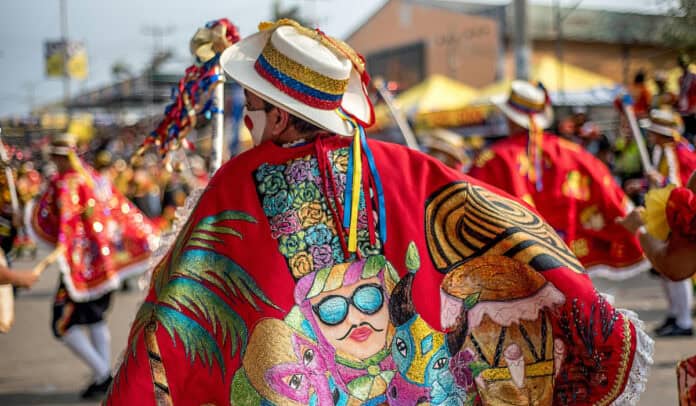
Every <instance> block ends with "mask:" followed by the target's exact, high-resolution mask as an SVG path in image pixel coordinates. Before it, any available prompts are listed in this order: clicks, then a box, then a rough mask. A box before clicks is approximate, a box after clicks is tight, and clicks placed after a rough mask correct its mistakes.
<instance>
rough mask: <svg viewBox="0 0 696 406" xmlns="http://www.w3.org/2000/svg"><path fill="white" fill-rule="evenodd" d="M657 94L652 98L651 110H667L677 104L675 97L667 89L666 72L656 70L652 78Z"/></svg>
mask: <svg viewBox="0 0 696 406" xmlns="http://www.w3.org/2000/svg"><path fill="white" fill-rule="evenodd" d="M653 80H654V81H655V86H657V93H655V95H654V96H653V98H652V103H651V107H652V108H653V109H660V108H663V107H665V108H669V109H672V108H674V106H675V105H676V104H677V95H676V94H674V93H672V92H670V91H669V90H668V89H667V72H665V71H663V70H658V71H656V72H655V75H654V76H653Z"/></svg>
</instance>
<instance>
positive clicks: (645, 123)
mask: <svg viewBox="0 0 696 406" xmlns="http://www.w3.org/2000/svg"><path fill="white" fill-rule="evenodd" d="M639 124H640V127H641V128H643V129H644V130H646V131H649V132H651V133H655V134H659V135H663V136H665V137H669V138H674V136H675V133H677V132H678V130H676V129H673V128H669V127H666V126H663V125H658V124H655V123H653V122H652V121H650V120H649V119H646V120H641V121H640V123H639Z"/></svg>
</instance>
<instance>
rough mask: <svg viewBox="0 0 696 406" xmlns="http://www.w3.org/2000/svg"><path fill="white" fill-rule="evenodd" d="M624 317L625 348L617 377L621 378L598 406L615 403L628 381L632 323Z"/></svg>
mask: <svg viewBox="0 0 696 406" xmlns="http://www.w3.org/2000/svg"><path fill="white" fill-rule="evenodd" d="M622 317H623V321H624V326H623V327H624V340H623V348H622V349H621V350H622V351H621V362H620V363H619V369H618V371H617V372H616V376H617V377H619V379H617V380H616V381H615V382H614V386H612V388H611V391H610V392H609V393H607V395H606V396H605V397H603V398H602V400H600V401H599V402H598V403H597V405H598V406H604V405H608V404H610V403H611V402H613V401H614V400H615V399H616V397H617V396H619V391H620V390H621V387H622V386H623V383H624V382H625V381H626V380H627V379H628V375H627V374H626V370H627V369H628V358H629V357H630V355H631V323H630V322H629V321H628V318H627V317H626V316H622Z"/></svg>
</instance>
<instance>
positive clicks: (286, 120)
mask: <svg viewBox="0 0 696 406" xmlns="http://www.w3.org/2000/svg"><path fill="white" fill-rule="evenodd" d="M268 118H269V122H268V127H269V130H270V132H271V135H273V136H278V135H280V134H282V133H283V132H285V130H286V129H287V128H288V125H290V113H288V112H287V111H285V110H282V109H278V108H276V109H273V111H271V113H270V114H269V115H268Z"/></svg>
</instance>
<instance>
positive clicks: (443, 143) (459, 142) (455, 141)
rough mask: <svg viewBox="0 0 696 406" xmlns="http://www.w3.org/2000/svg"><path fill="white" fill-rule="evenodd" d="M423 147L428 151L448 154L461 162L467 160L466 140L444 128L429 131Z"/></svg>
mask: <svg viewBox="0 0 696 406" xmlns="http://www.w3.org/2000/svg"><path fill="white" fill-rule="evenodd" d="M423 147H425V148H426V149H427V150H428V151H439V152H442V153H444V154H447V155H449V156H451V157H453V158H454V159H456V160H457V161H459V162H462V161H464V159H465V156H464V147H465V145H464V138H462V136H461V135H459V134H457V133H455V132H453V131H449V130H445V129H444V128H436V129H433V130H430V131H428V133H427V134H425V137H423Z"/></svg>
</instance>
